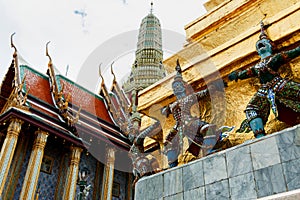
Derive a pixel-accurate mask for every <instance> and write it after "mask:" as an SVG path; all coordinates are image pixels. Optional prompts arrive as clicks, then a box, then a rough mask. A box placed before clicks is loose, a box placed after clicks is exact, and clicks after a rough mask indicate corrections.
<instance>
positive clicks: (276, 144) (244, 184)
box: [135, 125, 300, 200]
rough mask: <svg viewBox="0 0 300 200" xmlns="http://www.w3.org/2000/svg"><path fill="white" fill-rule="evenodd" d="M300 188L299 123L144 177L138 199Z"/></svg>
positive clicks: (194, 198)
mask: <svg viewBox="0 0 300 200" xmlns="http://www.w3.org/2000/svg"><path fill="white" fill-rule="evenodd" d="M297 189H300V126H299V125H298V126H295V127H292V128H288V129H285V130H283V131H280V132H278V133H274V134H272V135H268V136H265V137H263V138H260V139H255V140H251V141H247V142H246V143H244V144H241V145H238V146H235V147H233V148H230V149H227V150H225V151H222V152H218V153H216V154H213V155H210V156H207V157H204V158H201V159H199V160H196V161H193V162H190V163H188V164H186V165H183V166H179V167H175V168H172V169H170V170H166V171H164V172H161V173H158V174H155V175H152V176H149V177H145V178H142V179H141V180H139V181H138V183H137V184H136V188H135V199H136V200H150V199H151V200H199V199H207V200H211V199H222V200H224V199H233V200H242V199H245V200H248V199H259V198H261V199H269V198H271V197H272V198H271V199H278V200H279V199H280V200H283V199H300V197H299V196H300V195H299V190H297ZM297 191H298V192H297ZM276 194H277V195H276ZM272 195H275V196H272ZM280 195H283V196H280ZM284 195H286V196H284Z"/></svg>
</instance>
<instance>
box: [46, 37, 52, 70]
mask: <svg viewBox="0 0 300 200" xmlns="http://www.w3.org/2000/svg"><path fill="white" fill-rule="evenodd" d="M49 43H50V41H49V42H47V44H46V56H47V57H48V58H49V63H48V66H49V67H50V66H52V59H51V57H50V55H49V52H48V45H49Z"/></svg>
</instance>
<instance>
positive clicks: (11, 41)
mask: <svg viewBox="0 0 300 200" xmlns="http://www.w3.org/2000/svg"><path fill="white" fill-rule="evenodd" d="M15 34H16V32H14V33H13V34H11V36H10V45H11V47H12V48H14V50H15V52H14V55H13V56H14V58H15V57H17V48H16V46H15V45H14V42H13V36H14V35H15Z"/></svg>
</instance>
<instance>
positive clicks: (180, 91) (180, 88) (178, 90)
mask: <svg viewBox="0 0 300 200" xmlns="http://www.w3.org/2000/svg"><path fill="white" fill-rule="evenodd" d="M172 88H173V92H174V94H175V95H176V97H177V98H178V99H179V98H182V97H184V96H186V94H185V87H184V84H183V82H174V83H173V84H172Z"/></svg>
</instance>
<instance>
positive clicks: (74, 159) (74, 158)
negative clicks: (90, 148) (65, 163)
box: [63, 147, 83, 200]
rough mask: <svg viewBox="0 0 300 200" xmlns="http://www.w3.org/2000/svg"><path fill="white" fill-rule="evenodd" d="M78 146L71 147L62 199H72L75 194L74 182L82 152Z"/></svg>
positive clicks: (75, 181)
mask: <svg viewBox="0 0 300 200" xmlns="http://www.w3.org/2000/svg"><path fill="white" fill-rule="evenodd" d="M82 150H83V149H82V148H80V147H71V162H70V166H69V170H68V175H67V180H66V185H65V191H64V197H63V199H64V200H73V199H75V196H76V183H77V178H78V168H79V167H78V165H79V162H80V155H81V152H82Z"/></svg>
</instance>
